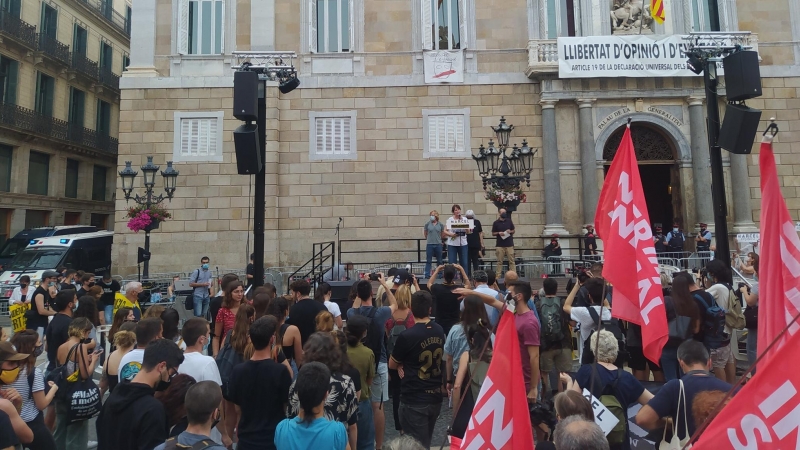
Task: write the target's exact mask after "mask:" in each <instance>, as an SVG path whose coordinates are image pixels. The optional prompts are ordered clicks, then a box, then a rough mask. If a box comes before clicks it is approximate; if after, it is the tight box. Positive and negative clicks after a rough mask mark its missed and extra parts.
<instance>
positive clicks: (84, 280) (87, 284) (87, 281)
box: [78, 273, 94, 298]
mask: <svg viewBox="0 0 800 450" xmlns="http://www.w3.org/2000/svg"><path fill="white" fill-rule="evenodd" d="M92 286H94V274H93V273H85V274H83V276H82V277H81V283H80V287H79V288H78V298H81V297H83V296H84V295H86V294H88V293H89V289H91V288H92Z"/></svg>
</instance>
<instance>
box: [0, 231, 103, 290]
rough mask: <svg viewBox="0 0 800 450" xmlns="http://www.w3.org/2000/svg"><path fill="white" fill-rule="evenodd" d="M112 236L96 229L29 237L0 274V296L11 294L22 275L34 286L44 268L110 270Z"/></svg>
mask: <svg viewBox="0 0 800 450" xmlns="http://www.w3.org/2000/svg"><path fill="white" fill-rule="evenodd" d="M113 238H114V233H113V232H111V231H98V232H95V233H84V234H74V235H68V236H52V237H42V238H34V239H31V241H30V242H29V243H28V246H27V247H26V248H25V250H22V251H21V252H19V253H17V256H15V257H14V260H13V261H11V263H10V264H9V265H8V267H7V268H6V270H5V271H4V272H3V273H2V275H0V299H2V300H6V299H8V298H9V297H11V292H12V291H13V290H14V288H15V287H17V286H18V285H19V281H18V280H19V277H21V276H22V275H27V276H29V277H31V285H32V286H38V285H39V282H40V281H41V279H42V274H43V273H44V272H45V271H47V270H56V269H57V268H59V267H66V268H67V269H75V270H83V271H85V272H91V273H94V274H97V275H100V274H102V273H103V272H105V271H107V270H109V271H110V270H111V244H112V242H113Z"/></svg>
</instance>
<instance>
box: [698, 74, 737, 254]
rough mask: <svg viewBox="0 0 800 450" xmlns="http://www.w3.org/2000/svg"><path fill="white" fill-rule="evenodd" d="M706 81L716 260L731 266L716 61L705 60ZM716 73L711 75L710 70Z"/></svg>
mask: <svg viewBox="0 0 800 450" xmlns="http://www.w3.org/2000/svg"><path fill="white" fill-rule="evenodd" d="M705 65H706V67H705V70H704V71H703V81H704V83H705V88H706V114H707V117H708V119H707V120H708V124H707V128H708V154H709V156H710V160H711V197H712V198H713V202H714V233H715V234H716V238H717V239H716V243H717V251H716V252H715V254H714V259H719V260H721V261H722V262H724V263H725V265H726V266H730V265H731V252H730V247H729V245H728V205H727V204H726V202H725V177H724V174H723V171H722V149H721V148H720V147H719V144H718V142H717V141H718V140H719V126H720V124H719V104H718V103H717V85H718V84H719V80H718V79H717V75H716V73H717V71H716V67H714V68H712V69H709V68H710V67H711V66H715V65H716V62H714V61H708V60H706V62H705ZM712 71H713V73H714V76H713V77H712V76H711V75H710V74H709V72H712Z"/></svg>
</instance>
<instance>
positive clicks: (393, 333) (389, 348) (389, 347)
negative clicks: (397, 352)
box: [379, 311, 411, 357]
mask: <svg viewBox="0 0 800 450" xmlns="http://www.w3.org/2000/svg"><path fill="white" fill-rule="evenodd" d="M408 315H409V316H410V315H411V312H410V311H409V313H408ZM391 320H392V322H393V323H392V329H391V330H386V335H387V340H386V353H388V354H389V355H391V354H392V352H393V351H394V344H395V343H396V342H397V338H398V337H400V333H402V332H403V331H406V323H407V322H408V316H406V318H405V319H402V320H397V319H394V318H392V319H391ZM379 357H380V356H379Z"/></svg>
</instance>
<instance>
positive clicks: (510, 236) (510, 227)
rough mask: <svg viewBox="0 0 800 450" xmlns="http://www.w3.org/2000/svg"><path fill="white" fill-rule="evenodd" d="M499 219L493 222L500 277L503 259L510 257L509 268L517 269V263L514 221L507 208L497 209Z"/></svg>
mask: <svg viewBox="0 0 800 450" xmlns="http://www.w3.org/2000/svg"><path fill="white" fill-rule="evenodd" d="M497 214H498V219H497V220H495V221H494V223H493V224H492V236H495V237H496V238H497V241H495V244H494V247H495V248H494V253H495V256H496V257H497V267H495V275H496V276H497V278H500V275H502V274H503V260H504V259H506V258H507V259H508V270H511V271H514V272H516V271H517V264H516V262H515V261H514V233H515V232H516V230H515V229H514V222H512V221H511V218H510V217H508V212H507V211H506V209H505V208H500V209H498V210H497Z"/></svg>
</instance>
